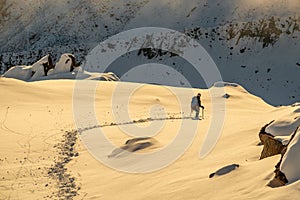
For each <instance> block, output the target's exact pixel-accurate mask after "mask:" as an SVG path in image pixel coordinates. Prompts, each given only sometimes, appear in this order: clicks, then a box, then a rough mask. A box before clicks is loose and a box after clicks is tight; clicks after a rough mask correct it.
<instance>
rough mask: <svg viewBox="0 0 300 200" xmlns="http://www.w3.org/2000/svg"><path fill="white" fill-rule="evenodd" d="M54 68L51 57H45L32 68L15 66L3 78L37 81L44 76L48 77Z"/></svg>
mask: <svg viewBox="0 0 300 200" xmlns="http://www.w3.org/2000/svg"><path fill="white" fill-rule="evenodd" d="M52 68H53V64H52V59H51V57H50V55H47V56H44V57H43V58H41V59H40V60H39V61H37V62H36V63H34V64H33V65H32V66H15V67H12V68H10V69H9V70H8V71H7V72H6V73H4V74H3V77H6V78H16V79H20V80H23V81H28V80H36V79H39V78H41V77H43V76H47V73H48V71H49V70H50V69H52Z"/></svg>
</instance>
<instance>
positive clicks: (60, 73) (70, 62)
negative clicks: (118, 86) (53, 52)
mask: <svg viewBox="0 0 300 200" xmlns="http://www.w3.org/2000/svg"><path fill="white" fill-rule="evenodd" d="M2 77H5V78H15V79H19V80H23V81H38V80H53V79H79V80H82V79H85V80H105V81H119V78H118V77H117V76H116V75H115V74H114V73H112V72H108V73H91V72H87V71H84V70H83V69H82V68H81V67H80V65H79V64H78V63H77V62H76V58H75V56H74V55H73V54H69V53H66V54H63V55H62V56H61V57H60V59H59V61H58V62H57V63H56V64H55V66H54V65H53V63H52V58H51V56H50V55H47V56H45V57H43V58H41V59H40V60H39V61H37V62H36V63H34V64H33V65H32V66H15V67H12V68H10V69H9V70H8V71H7V72H6V73H4V74H3V76H2Z"/></svg>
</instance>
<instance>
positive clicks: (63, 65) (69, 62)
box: [48, 53, 78, 75]
mask: <svg viewBox="0 0 300 200" xmlns="http://www.w3.org/2000/svg"><path fill="white" fill-rule="evenodd" d="M76 67H78V64H77V63H76V58H75V56H74V55H73V54H70V53H65V54H63V55H61V57H60V59H59V61H58V62H57V63H56V65H55V67H54V69H52V70H50V71H49V72H48V74H49V75H53V74H58V73H66V72H72V71H73V70H74V69H75V68H76Z"/></svg>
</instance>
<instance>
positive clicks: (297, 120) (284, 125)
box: [266, 106, 300, 136]
mask: <svg viewBox="0 0 300 200" xmlns="http://www.w3.org/2000/svg"><path fill="white" fill-rule="evenodd" d="M289 109H291V110H290V112H288V114H285V115H283V116H279V117H278V119H276V120H275V121H274V122H273V123H272V124H270V125H269V126H268V127H266V132H267V133H270V134H272V135H273V136H290V135H291V134H292V133H293V132H294V131H295V129H296V128H297V127H298V126H300V117H299V109H300V107H298V106H293V107H291V108H289Z"/></svg>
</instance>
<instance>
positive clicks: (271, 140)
mask: <svg viewBox="0 0 300 200" xmlns="http://www.w3.org/2000/svg"><path fill="white" fill-rule="evenodd" d="M273 122H274V120H273V121H271V122H270V123H268V124H266V125H265V126H263V127H262V128H261V130H260V132H259V139H260V142H261V144H262V145H264V148H263V150H262V152H261V155H260V159H264V158H267V157H270V156H274V155H278V154H281V153H282V151H283V150H284V149H286V146H285V145H283V144H282V142H281V141H279V140H277V139H275V137H274V136H273V135H272V134H270V133H267V132H266V128H267V127H268V126H269V125H270V124H272V123H273Z"/></svg>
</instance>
